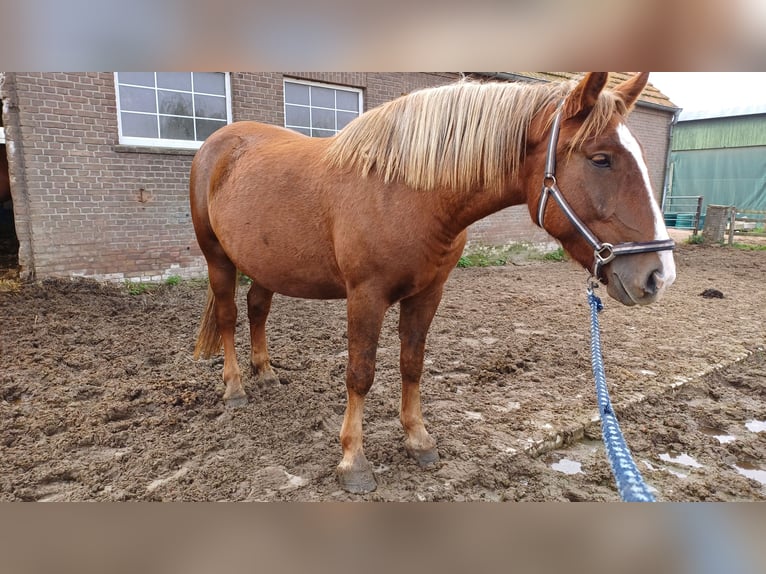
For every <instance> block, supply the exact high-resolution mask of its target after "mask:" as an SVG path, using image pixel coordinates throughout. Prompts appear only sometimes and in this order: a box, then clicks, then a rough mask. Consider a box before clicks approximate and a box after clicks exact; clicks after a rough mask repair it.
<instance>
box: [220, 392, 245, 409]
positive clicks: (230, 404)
mask: <svg viewBox="0 0 766 574" xmlns="http://www.w3.org/2000/svg"><path fill="white" fill-rule="evenodd" d="M223 404H224V406H225V407H226V408H227V409H237V408H240V407H244V406H245V405H246V404H247V395H246V394H245V393H244V391H243V392H242V393H241V394H240V393H238V394H235V395H233V396H230V397H227V396H224V397H223Z"/></svg>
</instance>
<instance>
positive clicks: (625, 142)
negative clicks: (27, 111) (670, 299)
mask: <svg viewBox="0 0 766 574" xmlns="http://www.w3.org/2000/svg"><path fill="white" fill-rule="evenodd" d="M617 135H618V137H619V138H620V143H621V144H622V146H623V147H624V148H625V149H626V150H628V152H629V153H630V154H631V155H632V156H633V159H634V160H635V161H636V165H637V166H638V170H639V171H640V172H641V177H643V179H644V188H645V189H646V194H647V195H648V199H649V205H650V206H651V210H652V215H653V216H654V239H655V240H662V239H670V235H668V230H667V228H666V227H665V220H664V219H663V217H662V212H661V211H660V206H659V205H657V200H656V199H655V198H654V192H653V191H652V184H651V182H650V181H649V170H648V169H647V167H646V162H645V161H644V154H643V153H641V146H640V145H639V143H638V140H636V138H635V137H634V136H633V134H632V133H630V130H629V129H628V126H626V125H625V124H620V125H619V126H617ZM657 255H659V257H660V262H661V263H662V276H661V277H660V279H661V280H662V282H663V284H664V287H669V286H670V285H671V283H673V281H675V279H676V262H675V260H674V259H673V252H672V251H658V252H657Z"/></svg>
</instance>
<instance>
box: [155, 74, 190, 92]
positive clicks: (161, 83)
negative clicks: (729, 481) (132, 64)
mask: <svg viewBox="0 0 766 574" xmlns="http://www.w3.org/2000/svg"><path fill="white" fill-rule="evenodd" d="M157 87H158V88H170V89H171V90H186V91H189V92H190V91H191V89H192V85H191V74H190V73H189V72H157Z"/></svg>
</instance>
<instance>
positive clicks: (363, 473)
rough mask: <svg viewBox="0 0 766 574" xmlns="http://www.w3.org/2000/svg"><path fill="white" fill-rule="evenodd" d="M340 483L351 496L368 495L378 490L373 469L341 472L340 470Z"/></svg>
mask: <svg viewBox="0 0 766 574" xmlns="http://www.w3.org/2000/svg"><path fill="white" fill-rule="evenodd" d="M338 483H339V484H340V486H341V488H342V489H343V490H345V491H346V492H350V493H351V494H367V493H369V492H373V491H374V490H375V489H376V488H378V483H377V482H375V477H374V476H373V475H372V470H371V469H366V470H351V469H346V470H341V469H340V468H339V469H338Z"/></svg>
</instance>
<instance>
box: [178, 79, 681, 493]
mask: <svg viewBox="0 0 766 574" xmlns="http://www.w3.org/2000/svg"><path fill="white" fill-rule="evenodd" d="M607 76H608V75H607V74H606V73H591V74H588V75H587V76H585V77H584V78H583V79H582V80H581V81H580V82H579V83H576V82H571V83H564V84H558V83H556V84H511V83H499V82H498V83H494V82H488V83H477V82H469V81H461V82H458V83H455V84H452V85H447V86H443V87H438V88H433V89H426V90H422V91H418V92H414V93H412V94H409V95H405V96H402V97H401V98H398V99H396V100H394V101H392V102H389V103H387V104H383V105H382V106H380V107H377V108H375V109H373V110H370V111H368V112H366V113H365V114H362V115H361V116H360V117H358V118H357V119H355V120H354V121H352V122H351V123H350V124H349V125H348V126H347V127H346V128H345V129H343V130H342V131H341V132H340V133H338V134H337V135H336V136H334V137H332V138H327V139H311V138H308V137H305V136H302V135H299V134H297V133H295V132H292V131H289V130H287V129H283V128H280V127H274V126H269V125H261V124H257V123H252V122H240V123H234V124H231V125H229V126H227V127H224V128H222V129H220V130H218V131H217V132H215V133H214V134H213V135H211V136H210V137H209V138H208V139H207V141H206V142H205V144H204V145H203V146H202V147H201V148H200V150H199V152H198V153H197V155H196V157H195V158H194V162H193V164H192V169H191V209H192V217H193V222H194V230H195V232H196V234H197V239H198V241H199V245H200V247H201V249H202V252H203V254H204V255H205V258H206V260H207V264H208V274H209V277H210V289H209V292H208V303H207V308H206V310H205V313H204V317H203V319H202V324H201V327H200V332H199V336H198V339H197V345H196V349H195V358H198V357H200V356H202V357H210V356H211V355H213V354H216V353H218V352H219V351H220V348H221V346H223V350H224V367H223V380H224V383H225V385H226V390H225V392H224V395H223V398H224V401H225V403H226V404H227V405H228V406H238V405H241V404H244V403H246V402H247V396H246V394H245V390H244V388H243V386H242V380H241V375H240V369H239V367H238V365H237V359H236V356H235V350H234V330H235V323H236V316H237V309H236V306H235V289H236V284H237V270H239V271H241V272H242V273H244V274H245V275H247V276H248V277H250V278H251V279H252V286H251V287H250V290H249V292H248V294H247V308H248V317H249V320H250V335H251V350H250V364H251V367H252V371H253V374H254V376H255V379H256V381H257V383H258V385H270V384H274V383H276V382H277V381H278V379H277V376H276V375H275V373H274V371H273V370H272V367H271V365H270V363H269V354H268V351H267V346H266V334H265V325H266V317H267V315H268V313H269V308H270V306H271V300H272V295H273V294H274V293H280V294H282V295H287V296H290V297H304V298H317V299H340V298H346V299H347V312H348V365H347V370H346V389H347V405H346V412H345V416H344V419H343V424H342V426H341V429H340V442H341V445H342V449H343V457H342V460H341V461H340V464H339V465H338V468H337V475H338V479H339V482H340V484H341V486H342V487H343V488H344V489H346V490H347V491H349V492H354V493H364V492H370V491H372V490H374V489H375V487H376V483H375V479H374V477H373V473H372V468H371V466H370V464H369V462H368V461H367V459H366V458H365V455H364V450H363V447H362V413H363V409H364V401H365V395H366V394H367V392H368V391H369V389H370V386H371V385H372V382H373V376H374V372H375V355H376V351H377V344H378V337H379V334H380V330H381V325H382V322H383V316H384V314H385V313H386V310H387V309H388V308H389V307H390V306H391V305H393V304H395V303H399V306H400V316H399V337H400V339H401V356H400V367H401V377H402V397H401V410H400V420H401V424H402V427H403V429H404V436H405V440H404V445H405V447H406V450H407V451H408V452H409V454H410V455H411V456H412V457H413V458H414V459H415V460H416V461H417V462H418V463H420V465H422V466H428V465H432V464H434V463H435V462H437V461H438V460H439V455H438V453H437V450H436V443H435V441H434V439H433V438H432V437H431V436H430V435H429V434H428V431H426V428H425V426H424V423H423V416H422V414H421V405H420V377H421V373H422V370H423V354H424V349H425V342H426V334H427V332H428V329H429V326H430V324H431V320H432V319H433V317H434V313H435V312H436V308H437V307H438V305H439V301H440V299H441V297H442V289H443V287H444V283H445V281H446V280H447V277H448V276H449V274H450V271H452V269H454V268H455V265H456V263H457V261H458V259H459V258H460V256H461V253H462V251H463V247H464V245H465V242H466V228H467V227H468V226H469V225H470V224H471V223H473V222H474V221H477V220H478V219H481V218H482V217H485V216H487V215H489V214H491V213H493V212H496V211H498V210H500V209H503V208H505V207H508V206H511V205H519V204H524V203H526V204H527V205H528V206H529V209H530V213H532V214H533V216H535V217H537V219H538V220H539V221H538V223H539V224H540V225H544V228H545V230H546V231H547V232H548V233H550V234H551V235H552V236H554V237H555V238H556V239H558V240H559V241H560V242H561V244H562V245H563V247H564V248H565V249H566V251H567V252H568V253H569V254H570V255H571V256H572V258H573V259H574V260H576V261H577V262H579V263H580V264H581V265H582V266H583V267H585V268H586V269H589V270H592V273H594V274H595V275H596V277H598V278H599V279H600V280H601V281H602V282H604V283H606V285H607V291H608V293H609V294H610V295H611V296H612V297H614V298H615V299H617V300H618V301H620V302H621V303H624V304H626V305H635V304H639V305H644V304H648V303H651V302H653V301H655V300H656V299H657V298H658V297H659V296H660V295H661V294H662V292H663V290H664V289H665V288H666V287H668V286H669V285H670V284H671V283H672V282H673V280H674V278H675V264H674V261H673V256H672V253H670V252H669V251H668V250H669V249H671V248H672V241H670V239H669V237H668V234H667V231H666V229H665V226H664V223H663V220H662V217H661V214H660V211H659V208H658V206H657V202H656V200H655V198H654V195H653V193H652V190H651V185H650V183H649V178H648V174H647V168H646V163H645V161H644V158H643V153H642V150H641V148H640V146H639V143H638V142H637V141H636V139H635V138H634V137H633V135H632V134H631V132H630V131H629V130H628V128H627V127H626V125H625V118H626V115H627V114H628V112H629V110H630V109H631V108H632V106H633V104H634V102H635V101H636V99H637V98H638V96H639V94H640V93H641V91H642V90H643V88H644V86H645V85H646V82H647V78H648V74H646V73H644V74H639V75H636V76H634V77H632V78H631V79H630V80H628V81H626V82H625V83H623V84H621V85H620V86H618V87H617V88H616V89H614V90H613V91H607V90H605V89H604V87H605V84H606V82H607ZM554 118H556V119H555V121H554ZM548 147H550V148H551V151H550V153H548V150H547V148H548ZM557 157H558V159H559V162H558V163H559V166H558V171H555V159H556V158H557ZM546 168H547V169H546ZM559 186H560V187H561V190H562V191H559ZM549 195H550V196H552V197H554V199H555V200H556V201H555V202H554V201H547V202H546V200H547V198H548V196H549ZM543 196H544V197H543ZM564 196H566V200H564ZM568 212H569V213H568ZM589 236H590V237H589ZM594 240H595V244H594ZM602 241H603V242H604V243H601V242H602ZM606 242H608V243H606ZM620 249H623V251H619V252H618V250H620ZM615 255H619V256H617V257H615Z"/></svg>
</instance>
